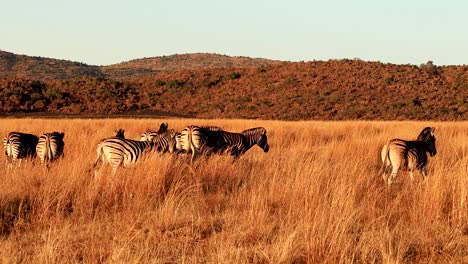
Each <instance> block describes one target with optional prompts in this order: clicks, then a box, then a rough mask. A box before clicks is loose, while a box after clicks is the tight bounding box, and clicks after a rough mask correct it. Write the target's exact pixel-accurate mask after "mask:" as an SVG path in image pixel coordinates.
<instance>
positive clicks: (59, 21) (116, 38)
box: [0, 0, 468, 65]
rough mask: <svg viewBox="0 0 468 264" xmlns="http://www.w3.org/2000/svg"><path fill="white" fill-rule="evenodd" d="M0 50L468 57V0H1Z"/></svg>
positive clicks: (445, 60)
mask: <svg viewBox="0 0 468 264" xmlns="http://www.w3.org/2000/svg"><path fill="white" fill-rule="evenodd" d="M0 50H4V51H9V52H13V53H17V54H25V55H30V56H41V57H50V58H57V59H67V60H73V61H79V62H84V63H87V64H92V65H108V64H113V63H118V62H122V61H127V60H131V59H136V58H142V57H154V56H162V55H172V54H183V53H194V52H208V53H218V54H225V55H230V56H247V57H255V58H268V59H276V60H285V61H311V60H328V59H344V58H348V59H353V58H360V59H362V60H366V61H381V62H390V63H398V64H408V63H409V64H416V65H419V64H421V63H425V62H427V61H429V60H432V61H433V62H434V64H436V65H460V64H468V1H467V0H444V1H436V0H413V1H412V0H392V1H389V0H387V1H379V0H374V1H372V0H357V1H344V0H341V1H339V0H320V1H316V0H311V1H307V0H286V1H279V0H270V1H264V0H262V1H259V0H231V1H223V0H197V1H195V0H193V1H188V0H186V1H182V0H164V1H162V0H154V1H150V0H126V1H123V0H115V1H110V0H75V1H71V0H61V1H60V0H0Z"/></svg>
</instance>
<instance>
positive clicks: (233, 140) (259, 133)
mask: <svg viewBox="0 0 468 264" xmlns="http://www.w3.org/2000/svg"><path fill="white" fill-rule="evenodd" d="M266 132H267V131H266V129H265V128H263V127H256V128H251V129H247V130H244V131H243V132H242V133H232V132H227V131H222V130H221V131H219V134H217V135H221V137H222V140H219V139H218V138H217V137H213V138H210V137H209V138H208V141H211V140H213V139H214V140H216V142H213V143H212V144H213V145H216V146H217V147H218V149H216V150H215V152H219V153H229V154H230V155H231V156H233V157H234V159H237V158H239V157H240V156H241V155H243V154H244V153H245V152H247V150H249V149H250V148H252V147H253V146H254V145H257V146H259V147H260V148H261V149H263V151H264V152H268V151H269V150H270V146H269V145H268V138H267V135H266ZM215 135H216V134H215ZM219 142H221V145H219Z"/></svg>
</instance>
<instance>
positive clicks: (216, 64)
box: [0, 50, 282, 80]
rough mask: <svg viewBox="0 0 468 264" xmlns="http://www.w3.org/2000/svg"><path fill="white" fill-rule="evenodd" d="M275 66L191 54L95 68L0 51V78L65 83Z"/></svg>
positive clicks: (258, 60) (265, 61)
mask: <svg viewBox="0 0 468 264" xmlns="http://www.w3.org/2000/svg"><path fill="white" fill-rule="evenodd" d="M279 63H282V62H281V61H275V60H268V59H261V58H249V57H232V56H226V55H219V54H210V53H193V54H176V55H170V56H160V57H151V58H141V59H134V60H130V61H126V62H122V63H117V64H112V65H106V66H95V65H88V64H85V63H80V62H74V61H68V60H60V59H52V58H45V57H36V56H27V55H18V54H14V53H11V52H6V51H1V50H0V78H11V77H18V78H24V79H35V80H65V79H78V78H83V77H105V78H109V79H125V78H132V77H142V76H147V75H153V74H157V73H160V72H172V71H178V70H187V69H216V68H226V67H227V68H246V67H247V68H248V67H259V66H266V65H275V64H279Z"/></svg>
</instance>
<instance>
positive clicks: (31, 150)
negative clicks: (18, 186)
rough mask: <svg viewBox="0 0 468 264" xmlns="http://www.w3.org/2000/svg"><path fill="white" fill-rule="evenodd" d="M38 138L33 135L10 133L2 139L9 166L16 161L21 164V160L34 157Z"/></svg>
mask: <svg viewBox="0 0 468 264" xmlns="http://www.w3.org/2000/svg"><path fill="white" fill-rule="evenodd" d="M38 140H39V139H38V137H37V136H36V135H33V134H27V133H21V132H10V133H8V135H7V136H6V137H5V138H4V139H3V147H4V149H5V155H6V161H7V163H9V165H12V164H15V163H16V162H17V161H19V163H21V160H22V159H27V158H34V157H36V145H37V142H38Z"/></svg>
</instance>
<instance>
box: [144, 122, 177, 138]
mask: <svg viewBox="0 0 468 264" xmlns="http://www.w3.org/2000/svg"><path fill="white" fill-rule="evenodd" d="M168 127H169V125H168V124H167V123H161V125H160V126H159V130H157V131H156V130H147V131H146V132H144V133H143V134H141V137H140V141H155V140H157V139H158V138H161V137H162V136H164V134H165V133H167V132H172V131H168V130H167V129H168Z"/></svg>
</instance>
